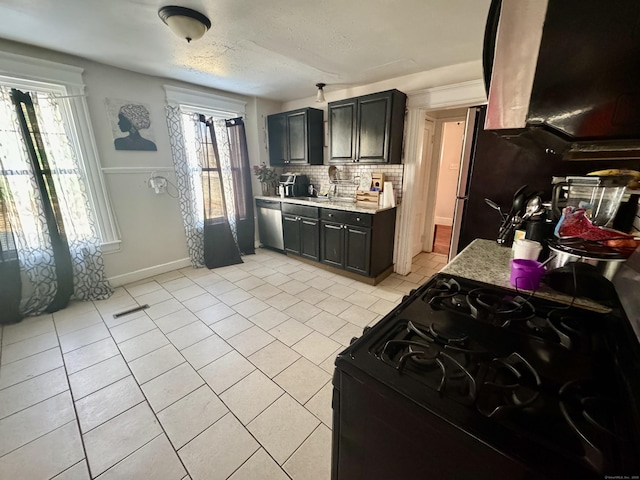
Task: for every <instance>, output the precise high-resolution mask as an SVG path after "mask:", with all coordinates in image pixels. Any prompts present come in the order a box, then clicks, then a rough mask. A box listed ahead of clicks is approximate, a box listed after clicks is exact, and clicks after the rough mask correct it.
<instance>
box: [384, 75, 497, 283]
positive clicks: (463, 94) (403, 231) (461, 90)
mask: <svg viewBox="0 0 640 480" xmlns="http://www.w3.org/2000/svg"><path fill="white" fill-rule="evenodd" d="M486 101H487V97H486V94H485V91H484V82H483V81H482V80H471V81H468V82H462V83H455V84H451V85H443V86H439V87H433V88H428V89H425V90H417V91H414V92H410V93H408V94H407V108H408V110H409V112H408V115H407V122H406V127H405V135H406V138H405V142H406V143H405V145H406V146H405V169H404V182H403V188H404V193H403V200H402V203H403V204H404V205H405V206H406V207H407V208H406V210H405V209H403V210H404V211H403V212H402V215H401V217H400V222H399V231H400V235H399V236H398V243H397V247H396V248H397V255H396V265H395V271H396V272H397V273H399V274H401V275H408V274H409V273H410V272H411V260H412V257H411V238H412V237H411V229H412V227H413V226H412V225H411V219H412V218H413V212H412V211H411V210H412V205H413V203H414V195H415V193H414V191H413V190H414V186H415V185H416V183H417V182H415V181H414V179H413V176H414V175H416V174H417V172H418V168H417V167H418V162H419V161H420V159H421V156H422V135H423V125H424V119H425V113H426V112H427V111H429V110H437V109H441V108H449V107H464V106H471V105H479V104H482V103H486ZM431 157H432V158H431V162H433V161H434V158H435V155H432V156H431ZM438 160H439V159H438ZM425 168H426V170H429V169H430V166H429V165H426V166H425ZM423 171H424V170H423ZM425 218H426V217H425Z"/></svg>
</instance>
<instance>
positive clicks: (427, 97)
mask: <svg viewBox="0 0 640 480" xmlns="http://www.w3.org/2000/svg"><path fill="white" fill-rule="evenodd" d="M22 50H23V51H24V52H25V53H26V52H28V49H27V48H24V47H22ZM91 67H92V68H97V67H96V66H93V65H92V66H91ZM100 70H101V71H102V72H103V73H107V78H108V77H109V72H108V71H107V69H105V68H103V67H101V68H100ZM87 71H88V73H90V76H93V81H94V82H96V81H97V78H96V77H97V75H98V73H97V72H96V70H93V72H96V73H91V71H92V70H91V69H90V68H88V67H87ZM127 75H128V79H130V80H132V83H134V84H135V82H139V81H140V79H137V80H136V78H134V77H135V76H134V75H131V74H127ZM450 75H451V76H450V77H449V78H450V79H451V78H453V80H451V81H449V83H450V84H457V86H456V87H455V88H448V89H438V88H429V87H425V88H428V91H425V92H423V93H422V95H421V94H417V95H414V96H412V98H410V99H409V114H408V118H407V123H406V125H407V133H406V136H405V149H406V150H407V151H413V150H416V149H418V148H419V145H420V144H421V138H420V133H419V132H421V131H422V119H423V115H422V112H421V110H427V109H433V108H434V107H435V106H442V105H447V102H450V103H449V104H450V105H454V104H456V102H457V105H460V104H461V103H466V102H468V103H467V104H478V103H482V102H483V101H484V92H483V88H484V87H483V86H482V85H481V82H478V81H470V83H468V84H466V85H465V84H464V82H465V81H467V80H468V78H465V76H464V74H462V73H461V72H459V73H458V74H456V73H451V74H450ZM434 76H437V74H435V75H434ZM456 76H457V78H456ZM104 83H105V84H106V83H108V79H105V80H104ZM408 83H410V82H409V81H408ZM96 85H97V84H96V83H93V86H94V87H95V86H96ZM104 87H105V88H106V85H104ZM389 88H398V89H399V90H407V89H406V88H405V87H404V86H403V85H401V84H399V82H387V83H384V82H382V83H381V84H379V85H375V86H372V87H369V88H363V89H361V90H358V89H357V88H353V89H350V90H352V91H350V92H348V93H345V95H344V97H345V98H347V97H352V96H357V95H361V94H363V95H364V94H368V93H373V92H375V91H383V90H387V89H389ZM469 90H471V93H470V94H468V95H467V96H464V94H465V93H468V92H469ZM93 91H94V92H95V88H94V90H93ZM452 91H454V92H458V93H459V95H457V96H456V98H457V100H456V101H452V100H450V97H448V96H450V95H451V94H452ZM327 96H328V99H329V100H333V99H332V98H331V96H330V95H327ZM460 98H464V99H465V100H466V102H460V100H459V99H460ZM100 100H101V99H99V98H96V97H95V96H93V95H90V97H89V101H90V102H94V103H92V105H93V108H94V109H95V111H99V107H100V106H99V105H98V103H97V102H99V101H100ZM311 102H312V100H307V101H305V102H304V103H306V105H305V106H307V105H309V103H311ZM293 108H297V105H295V104H293V103H292V104H285V105H284V108H282V110H288V109H293ZM265 110H267V109H265ZM279 110H280V109H278V110H276V109H275V108H273V109H270V111H268V110H267V111H265V113H276V111H279ZM254 112H255V111H254ZM96 116H97V115H96ZM155 119H156V121H157V122H158V124H160V123H161V122H162V121H163V119H162V116H161V114H158V113H156V117H155ZM94 122H95V120H94ZM255 134H256V136H258V135H259V133H258V132H255ZM98 138H99V141H100V142H103V143H106V142H105V137H104V135H101V136H99V137H98ZM105 150H106V148H105ZM257 151H258V152H259V153H258V155H259V158H262V159H265V160H268V159H267V157H266V152H264V151H260V150H257ZM131 158H132V159H133V157H131ZM132 164H133V165H135V163H134V162H133V161H132ZM113 166H114V167H117V168H124V165H113ZM415 168H416V165H413V164H412V163H411V161H410V162H406V161H405V164H404V169H405V174H404V178H403V180H405V179H406V180H407V181H406V182H405V185H404V191H403V192H402V193H403V203H404V204H405V205H406V204H409V203H408V202H409V201H410V200H411V199H412V197H411V185H410V184H411V182H412V181H413V180H414V179H415V175H414V174H413V172H414V169H415ZM578 173H582V172H578ZM585 173H586V172H585ZM110 175H123V173H117V172H114V173H111V174H110ZM167 175H169V173H167ZM109 182H115V180H114V179H113V177H110V180H109ZM122 186H123V187H125V188H123V190H124V189H126V188H127V187H128V188H129V189H130V190H132V191H136V189H137V190H141V188H140V187H138V186H137V185H136V183H135V182H134V181H133V180H124V182H123V184H122ZM256 186H257V185H254V187H256ZM505 195H507V196H508V199H510V198H511V196H512V195H513V191H510V192H505ZM151 198H153V197H151ZM167 200H168V199H167ZM115 201H116V202H123V203H124V199H115ZM146 202H147V203H151V200H146ZM503 204H506V202H504V203H503ZM164 205H165V208H166V209H168V210H170V209H174V211H175V206H174V204H173V203H169V202H168V201H167V202H166V203H165V204H164ZM120 208H123V207H120ZM165 221H166V219H164V218H163V217H162V216H159V217H158V218H157V221H156V222H149V223H148V226H149V228H151V229H152V231H153V232H154V233H156V234H157V236H159V237H162V236H163V235H171V234H172V233H171V229H166V232H165V231H164V230H162V229H159V228H158V223H160V224H161V223H162V222H165ZM121 227H125V226H124V225H121ZM403 228H404V229H403ZM173 230H174V231H175V230H178V229H177V228H175V229H173ZM178 233H180V232H178ZM407 233H408V228H407V226H406V225H405V226H404V227H403V226H402V225H401V226H399V228H398V236H399V238H401V239H403V238H405V236H406V234H407ZM178 236H179V235H177V234H176V235H175V237H178ZM179 242H180V240H179V238H175V239H174V243H175V244H179ZM397 255H398V257H399V258H397V259H396V263H397V264H399V265H404V268H405V269H406V268H407V266H406V265H407V258H406V257H407V256H408V255H407V254H406V253H402V252H398V253H397ZM403 255H405V258H404V261H403V259H402V256H403ZM408 260H409V263H408V264H409V265H410V264H411V262H410V260H411V259H410V258H409V259H408ZM123 263H124V262H123ZM140 267H142V265H140ZM400 268H403V267H400ZM121 272H126V270H124V269H121ZM158 273H161V272H158ZM400 273H403V272H402V271H400ZM404 273H409V271H406V270H405V272H404Z"/></svg>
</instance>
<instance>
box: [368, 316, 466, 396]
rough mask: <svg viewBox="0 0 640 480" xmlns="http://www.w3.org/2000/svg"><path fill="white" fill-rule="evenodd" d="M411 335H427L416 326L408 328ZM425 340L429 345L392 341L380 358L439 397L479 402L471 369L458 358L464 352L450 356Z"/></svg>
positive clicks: (419, 342) (436, 345)
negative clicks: (441, 395)
mask: <svg viewBox="0 0 640 480" xmlns="http://www.w3.org/2000/svg"><path fill="white" fill-rule="evenodd" d="M407 331H409V332H411V333H416V334H418V335H419V337H420V339H422V338H423V335H425V334H424V332H422V331H420V330H419V329H417V328H416V327H415V326H414V325H411V326H410V327H409V326H407ZM425 337H426V338H425V341H415V340H389V341H387V342H386V343H385V344H384V345H383V347H382V348H381V349H380V351H379V352H377V356H378V358H380V359H381V360H383V361H384V362H385V363H387V364H389V365H392V366H393V367H395V368H396V370H398V372H399V373H400V374H407V375H411V376H413V377H414V378H416V379H418V380H420V381H421V382H423V383H425V384H427V385H428V386H430V387H431V388H434V389H435V390H436V391H437V392H438V393H441V394H443V393H447V394H448V395H449V396H452V397H453V398H456V399H457V400H458V401H461V402H462V403H467V404H472V403H473V401H474V400H475V398H476V381H475V379H474V378H473V375H472V374H471V372H469V370H468V368H467V367H469V365H463V364H462V363H461V362H460V361H459V360H457V359H456V358H454V356H456V355H457V354H459V350H461V349H458V348H457V349H455V350H454V351H453V352H451V354H450V353H449V352H445V351H444V350H443V348H447V346H444V347H443V346H442V345H439V344H437V343H435V342H434V340H433V339H431V338H430V337H429V336H428V335H425ZM474 366H475V364H474Z"/></svg>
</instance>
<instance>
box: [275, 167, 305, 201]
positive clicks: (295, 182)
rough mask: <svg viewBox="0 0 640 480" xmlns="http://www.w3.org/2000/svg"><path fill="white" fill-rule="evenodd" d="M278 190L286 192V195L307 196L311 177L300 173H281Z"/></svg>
mask: <svg viewBox="0 0 640 480" xmlns="http://www.w3.org/2000/svg"><path fill="white" fill-rule="evenodd" d="M278 192H279V193H280V192H284V196H285V197H306V196H308V194H309V177H307V176H306V175H301V174H299V173H284V174H282V175H280V181H279V182H278ZM280 196H282V193H280Z"/></svg>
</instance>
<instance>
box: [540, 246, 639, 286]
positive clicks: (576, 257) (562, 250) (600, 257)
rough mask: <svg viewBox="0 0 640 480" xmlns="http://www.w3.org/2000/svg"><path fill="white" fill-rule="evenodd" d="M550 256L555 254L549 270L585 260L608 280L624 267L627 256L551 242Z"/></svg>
mask: <svg viewBox="0 0 640 480" xmlns="http://www.w3.org/2000/svg"><path fill="white" fill-rule="evenodd" d="M549 249H550V250H551V253H550V256H551V255H555V257H553V258H551V259H550V260H549V262H548V263H547V270H553V269H555V268H560V267H562V266H564V265H566V264H567V263H571V262H584V263H588V264H590V265H593V266H594V267H596V269H597V270H598V272H599V273H600V274H601V275H602V276H603V277H605V278H607V279H608V280H613V277H614V276H615V274H616V272H617V271H618V270H619V269H620V267H622V265H623V264H624V262H626V260H627V259H626V258H625V257H624V256H622V255H619V254H614V253H611V254H599V253H594V252H584V251H581V250H579V249H575V248H571V247H567V246H563V245H558V244H552V243H549Z"/></svg>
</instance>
